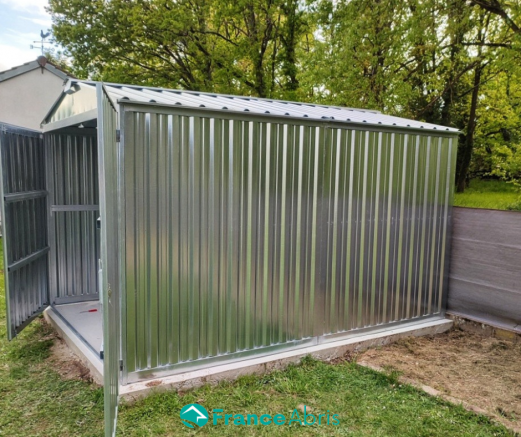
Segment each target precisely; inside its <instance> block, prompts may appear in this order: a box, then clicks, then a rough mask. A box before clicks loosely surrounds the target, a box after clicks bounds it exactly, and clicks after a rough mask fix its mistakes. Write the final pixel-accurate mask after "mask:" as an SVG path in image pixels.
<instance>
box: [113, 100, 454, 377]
mask: <svg viewBox="0 0 521 437" xmlns="http://www.w3.org/2000/svg"><path fill="white" fill-rule="evenodd" d="M123 130H124V138H125V146H124V157H122V181H121V193H122V195H123V199H122V205H121V208H120V210H121V211H123V212H124V214H123V216H122V218H121V220H122V223H124V224H125V227H124V257H125V258H124V262H123V263H122V267H123V271H122V278H123V280H124V281H125V283H124V284H122V290H123V293H124V294H123V298H122V303H123V317H124V319H125V320H124V325H123V326H124V347H123V350H124V354H125V357H126V358H125V361H126V368H125V374H126V376H125V377H126V378H127V379H126V382H130V381H133V380H136V379H139V378H145V377H148V376H150V375H152V374H154V375H157V374H158V372H160V371H161V370H165V371H168V370H170V371H172V370H175V369H182V368H187V367H190V368H194V366H197V365H201V364H204V363H205V362H206V361H207V360H209V359H211V360H214V361H217V360H218V359H231V358H239V357H242V356H245V355H247V354H250V355H251V354H252V353H269V352H270V351H273V350H275V349H276V348H282V347H284V348H288V347H296V346H298V345H302V344H306V343H313V342H318V341H319V338H320V337H324V336H325V337H330V336H334V335H342V334H343V333H345V332H348V331H352V330H355V329H362V328H367V327H371V326H377V325H382V324H388V323H392V322H399V321H402V320H409V319H414V318H419V317H425V316H429V315H434V314H439V313H441V312H442V311H443V308H442V299H441V298H440V297H441V296H442V295H444V294H445V292H446V290H445V288H444V287H445V285H444V280H443V279H444V278H443V276H444V273H443V268H444V265H445V261H444V260H445V252H446V246H445V245H444V244H443V242H444V239H446V238H447V236H448V235H449V232H448V231H447V229H448V226H449V224H450V219H451V208H450V200H451V193H452V178H453V175H454V166H453V163H454V154H453V150H454V147H455V146H454V145H453V142H452V139H450V138H447V137H445V138H442V137H434V136H429V135H418V134H406V133H400V132H396V133H391V132H376V131H365V130H351V129H349V130H348V129H340V128H337V127H336V126H335V127H331V126H327V125H325V124H323V125H316V126H314V125H312V124H311V123H310V124H307V125H306V124H302V125H299V124H290V123H282V122H277V121H264V120H254V119H246V118H244V119H237V118H226V119H225V118H208V117H204V116H202V115H198V114H197V115H193V116H191V115H189V114H186V113H182V112H181V111H176V110H174V109H172V110H167V109H164V110H163V109H161V110H158V111H157V110H156V111H154V112H147V111H146V110H138V109H133V110H129V109H126V110H125V111H124V126H123Z"/></svg>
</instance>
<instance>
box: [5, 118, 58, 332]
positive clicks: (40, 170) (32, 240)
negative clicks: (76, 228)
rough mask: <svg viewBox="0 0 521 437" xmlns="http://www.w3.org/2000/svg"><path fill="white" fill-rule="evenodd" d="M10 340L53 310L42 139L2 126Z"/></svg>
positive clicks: (33, 134)
mask: <svg viewBox="0 0 521 437" xmlns="http://www.w3.org/2000/svg"><path fill="white" fill-rule="evenodd" d="M0 155H1V157H0V160H1V165H0V167H1V178H0V179H1V186H2V193H1V194H2V195H1V207H2V218H3V223H2V227H3V236H4V238H3V240H4V271H5V290H6V301H7V334H8V338H9V339H10V340H11V339H13V338H14V337H15V336H16V335H17V334H18V333H19V332H20V331H21V330H22V329H23V328H24V327H25V326H26V325H27V324H28V323H29V322H30V321H31V320H32V319H33V318H34V317H35V316H37V315H38V314H40V313H41V312H42V311H43V310H44V309H45V308H46V307H47V305H48V304H49V280H48V276H49V274H48V252H49V246H48V242H47V191H46V189H45V159H44V147H43V140H42V139H41V135H40V133H38V132H35V131H29V130H25V129H21V128H16V127H11V126H3V125H0Z"/></svg>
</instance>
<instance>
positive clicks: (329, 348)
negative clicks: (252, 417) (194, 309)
mask: <svg viewBox="0 0 521 437" xmlns="http://www.w3.org/2000/svg"><path fill="white" fill-rule="evenodd" d="M452 324H453V322H452V320H448V319H444V318H435V319H429V320H424V321H418V322H407V323H403V324H400V325H397V326H395V327H393V328H392V329H390V328H389V327H387V328H385V329H380V330H373V331H371V332H365V333H363V334H358V335H356V334H353V335H350V336H349V337H344V338H342V339H339V340H337V341H328V342H325V343H321V344H318V345H314V346H309V347H305V348H301V349H296V350H291V351H287V352H281V353H276V354H273V355H268V356H264V357H261V358H251V359H246V360H243V361H239V362H235V363H230V364H222V365H216V366H213V367H209V368H206V369H201V370H196V371H192V372H185V373H180V374H177V375H172V376H168V377H164V378H157V379H150V380H146V381H141V382H138V383H132V384H129V385H126V386H122V387H120V397H121V398H123V399H125V400H126V401H127V402H133V401H135V400H137V399H140V398H143V397H145V396H148V395H149V394H151V393H153V392H157V391H161V390H172V389H173V390H183V391H185V390H190V389H192V388H196V387H199V386H202V385H204V384H217V383H219V382H220V381H223V380H234V379H237V378H238V377H240V376H243V375H252V374H256V375H260V374H264V373H267V372H270V371H273V370H279V369H283V368H284V367H286V366H287V365H288V364H290V363H298V362H299V361H300V360H301V359H302V358H303V357H305V356H307V355H311V356H313V357H315V358H317V359H319V360H323V361H331V360H333V359H335V358H339V357H342V356H344V355H345V354H346V353H347V352H350V351H361V350H364V349H368V348H370V347H375V346H381V345H384V344H388V343H392V342H394V341H396V340H398V339H400V338H404V337H410V336H422V335H433V334H440V333H442V332H445V331H448V330H449V329H451V328H452Z"/></svg>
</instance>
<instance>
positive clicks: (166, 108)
mask: <svg viewBox="0 0 521 437" xmlns="http://www.w3.org/2000/svg"><path fill="white" fill-rule="evenodd" d="M117 103H118V105H119V107H120V108H121V109H122V112H123V111H125V110H127V111H128V110H130V111H142V110H143V108H147V110H150V111H151V112H156V113H165V112H167V113H172V114H181V113H187V112H189V113H190V114H192V115H197V114H199V115H201V116H203V117H208V116H209V115H212V116H215V117H216V118H230V119H234V120H245V121H246V120H251V119H256V120H264V121H268V120H270V121H273V122H277V123H281V121H282V122H285V121H286V120H287V121H290V122H292V123H294V124H298V125H308V126H317V125H319V126H324V125H326V126H330V127H332V128H345V129H355V130H364V131H374V132H390V133H403V134H411V133H415V134H423V135H430V136H439V137H451V138H452V137H456V136H458V135H459V134H460V131H459V130H456V129H454V128H446V130H445V129H436V128H434V129H429V128H416V127H403V126H388V125H380V124H373V123H363V122H356V121H346V120H335V119H331V118H327V119H326V118H324V119H317V118H305V117H297V116H290V115H289V116H288V115H285V116H277V115H273V114H258V113H252V112H247V113H245V112H242V111H234V110H217V109H212V108H193V107H190V106H186V105H175V106H174V105H169V104H165V103H152V102H140V101H136V100H127V99H119V100H118V101H117Z"/></svg>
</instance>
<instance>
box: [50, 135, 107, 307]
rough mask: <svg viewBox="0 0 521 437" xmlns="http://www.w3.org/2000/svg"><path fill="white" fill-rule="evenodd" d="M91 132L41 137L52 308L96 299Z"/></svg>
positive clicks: (94, 152)
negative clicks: (47, 216) (46, 201)
mask: <svg viewBox="0 0 521 437" xmlns="http://www.w3.org/2000/svg"><path fill="white" fill-rule="evenodd" d="M95 135H96V131H95V130H94V129H76V130H74V129H69V130H65V131H58V132H52V133H48V134H46V135H45V138H46V154H47V167H48V169H49V171H48V173H47V186H48V190H49V203H50V212H51V216H50V223H49V228H50V230H49V239H50V246H51V254H50V257H51V264H50V279H51V293H52V302H53V303H71V302H77V301H82V300H96V299H98V259H99V256H100V241H99V240H100V238H99V230H98V229H97V228H96V220H97V218H98V217H99V206H98V204H99V189H98V162H97V160H98V155H97V144H96V136H95Z"/></svg>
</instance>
